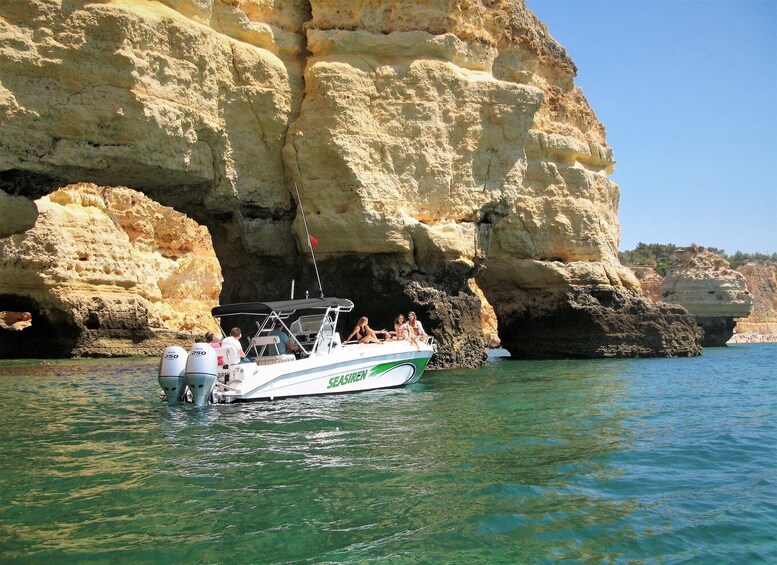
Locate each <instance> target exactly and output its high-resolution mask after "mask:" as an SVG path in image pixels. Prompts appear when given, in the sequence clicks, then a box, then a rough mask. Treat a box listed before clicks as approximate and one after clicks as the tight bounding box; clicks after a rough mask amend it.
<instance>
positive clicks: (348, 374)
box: [220, 343, 434, 402]
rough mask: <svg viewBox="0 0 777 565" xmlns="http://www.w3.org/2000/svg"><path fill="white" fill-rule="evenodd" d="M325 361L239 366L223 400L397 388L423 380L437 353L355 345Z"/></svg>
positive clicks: (428, 349)
mask: <svg viewBox="0 0 777 565" xmlns="http://www.w3.org/2000/svg"><path fill="white" fill-rule="evenodd" d="M339 349H340V350H339V351H337V352H333V353H330V354H329V355H326V356H322V357H321V358H315V357H313V358H308V359H300V360H296V361H291V362H287V363H279V364H277V365H269V366H257V365H254V364H242V365H237V366H235V367H233V368H231V370H230V380H229V381H228V382H227V386H228V387H231V388H232V389H233V390H230V389H228V388H226V387H221V388H222V389H223V393H222V394H221V395H220V396H221V401H222V402H235V401H251V400H274V399H278V398H287V397H292V396H309V395H323V394H342V393H351V392H360V391H367V390H376V389H383V388H395V387H401V386H405V385H408V384H412V383H415V382H418V380H419V379H420V378H421V374H422V373H423V371H424V369H425V368H426V365H427V363H428V362H429V359H430V358H431V356H432V354H433V353H434V349H433V347H431V346H422V347H420V348H416V347H415V346H412V345H409V344H407V345H406V344H404V343H397V344H392V343H386V344H381V345H373V344H370V345H354V346H345V347H342V348H339Z"/></svg>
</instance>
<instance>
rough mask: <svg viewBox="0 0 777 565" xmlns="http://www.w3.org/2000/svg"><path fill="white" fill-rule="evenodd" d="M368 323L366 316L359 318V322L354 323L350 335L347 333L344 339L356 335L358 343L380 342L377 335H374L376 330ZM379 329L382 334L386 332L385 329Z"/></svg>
mask: <svg viewBox="0 0 777 565" xmlns="http://www.w3.org/2000/svg"><path fill="white" fill-rule="evenodd" d="M368 323H369V320H368V319H367V316H362V317H361V318H359V323H357V324H356V327H355V328H354V329H353V331H352V332H351V335H349V336H348V338H347V339H346V340H345V341H350V340H351V338H352V337H356V340H357V341H358V342H359V343H380V340H379V339H378V336H377V335H375V334H376V332H375V331H374V330H373V329H372V328H371V327H370V326H369V325H368ZM379 331H380V332H382V333H383V334H384V335H385V334H386V333H387V332H386V330H379Z"/></svg>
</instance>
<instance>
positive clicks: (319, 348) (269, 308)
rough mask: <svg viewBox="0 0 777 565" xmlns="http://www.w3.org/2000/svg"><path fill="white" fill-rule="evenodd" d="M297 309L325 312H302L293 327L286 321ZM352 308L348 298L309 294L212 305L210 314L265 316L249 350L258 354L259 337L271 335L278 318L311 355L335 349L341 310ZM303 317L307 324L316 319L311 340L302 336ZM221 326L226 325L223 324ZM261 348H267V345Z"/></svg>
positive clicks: (221, 316) (222, 316)
mask: <svg viewBox="0 0 777 565" xmlns="http://www.w3.org/2000/svg"><path fill="white" fill-rule="evenodd" d="M298 310H323V312H322V314H321V315H320V316H300V318H299V319H298V320H296V321H295V322H294V323H292V324H291V328H290V327H289V326H288V325H287V321H288V319H289V318H290V317H291V316H292V315H294V313H296V312H297V311H298ZM351 310H353V302H351V301H350V300H348V299H347V298H306V299H304V300H284V301H280V302H242V303H238V304H225V305H223V306H216V307H215V308H213V309H212V310H211V314H212V315H213V317H214V318H216V319H217V321H219V320H218V319H219V318H224V317H229V316H258V317H261V318H263V319H262V320H261V321H260V322H259V321H258V322H256V326H257V332H256V335H255V336H254V339H252V340H251V344H250V345H249V347H248V349H247V350H246V354H249V353H250V352H251V351H252V350H253V351H254V353H255V354H257V355H258V354H260V351H259V343H257V342H263V340H261V339H257V338H263V337H267V336H269V335H270V332H272V330H273V328H274V326H275V322H276V321H278V322H280V323H281V324H282V325H283V327H284V329H285V330H286V331H287V332H288V334H289V335H290V336H292V337H291V339H293V340H294V342H295V343H296V344H297V345H299V346H300V348H301V349H302V352H303V353H304V355H305V356H309V355H312V354H314V353H329V352H330V351H331V350H332V347H333V346H334V345H335V339H334V335H335V328H336V327H337V321H338V318H339V317H340V312H350V311H351ZM303 319H304V322H305V324H306V325H309V324H310V322H313V321H315V323H316V324H317V331H316V332H315V338H314V339H313V340H312V341H310V340H304V339H300V334H301V333H302V332H303V329H305V328H303V324H302V323H301V322H302V321H303ZM219 323H220V321H219ZM295 326H297V327H295ZM222 329H225V328H224V327H223V326H222ZM295 330H296V331H295ZM225 335H226V332H225ZM264 341H266V340H264ZM262 350H264V347H263V348H262Z"/></svg>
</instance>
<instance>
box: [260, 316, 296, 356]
mask: <svg viewBox="0 0 777 565" xmlns="http://www.w3.org/2000/svg"><path fill="white" fill-rule="evenodd" d="M270 335H274V336H276V337H277V338H278V339H279V340H280V341H279V342H278V343H277V344H276V345H270V346H269V347H268V348H267V350H268V352H269V354H270V355H285V354H286V353H288V352H290V351H291V352H297V351H299V350H300V346H299V345H297V344H296V343H292V341H291V338H290V337H289V336H288V334H287V333H286V332H285V331H283V324H282V323H281V322H280V321H276V322H275V327H274V328H273V330H272V331H271V332H270Z"/></svg>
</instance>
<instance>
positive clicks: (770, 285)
mask: <svg viewBox="0 0 777 565" xmlns="http://www.w3.org/2000/svg"><path fill="white" fill-rule="evenodd" d="M737 271H738V272H739V273H742V276H744V277H745V281H746V283H747V290H748V291H749V292H750V294H751V296H752V298H753V308H752V310H751V311H750V314H749V315H748V316H747V317H745V318H738V319H737V320H736V332H737V333H738V334H760V335H772V336H775V337H777V263H774V262H771V261H769V262H765V263H747V264H745V265H741V266H739V267H737Z"/></svg>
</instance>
